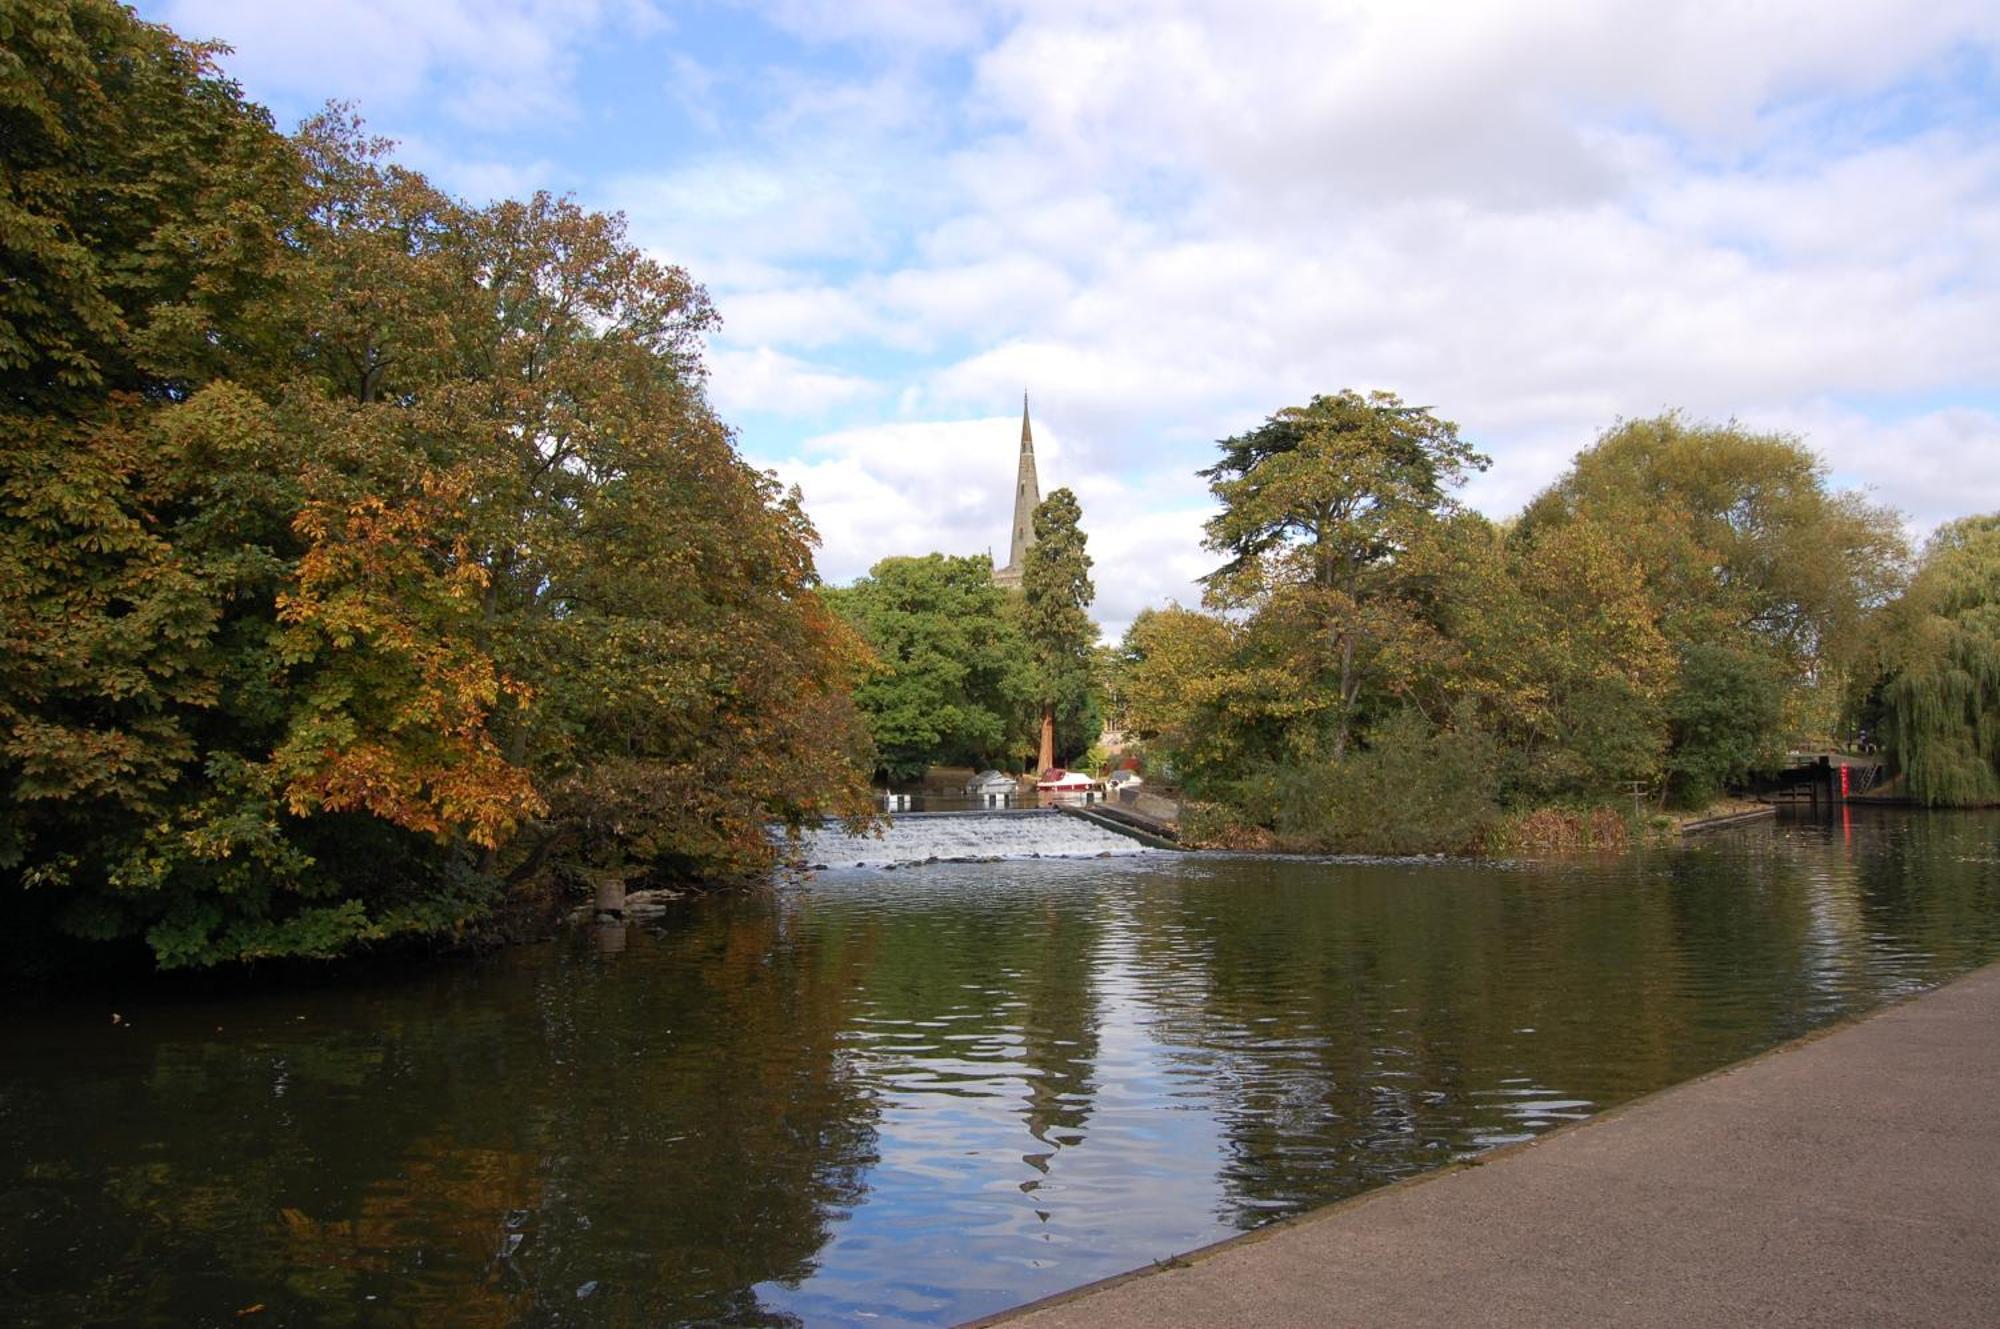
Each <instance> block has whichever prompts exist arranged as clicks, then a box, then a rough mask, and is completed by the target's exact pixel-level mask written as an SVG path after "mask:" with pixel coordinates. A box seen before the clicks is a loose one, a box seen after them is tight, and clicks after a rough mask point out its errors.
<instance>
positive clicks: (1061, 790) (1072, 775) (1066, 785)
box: [1035, 766, 1097, 794]
mask: <svg viewBox="0 0 2000 1329" xmlns="http://www.w3.org/2000/svg"><path fill="white" fill-rule="evenodd" d="M1035 788H1037V789H1039V790H1041V791H1042V792H1044V793H1049V794H1087V793H1089V792H1090V791H1091V790H1093V789H1095V788H1097V781H1095V780H1093V779H1091V778H1090V777H1089V776H1087V775H1085V774H1084V773H1083V772H1082V771H1066V770H1064V769H1063V768H1062V767H1060V766H1051V767H1049V769H1047V770H1046V771H1043V772H1042V778H1041V779H1039V780H1037V781H1035Z"/></svg>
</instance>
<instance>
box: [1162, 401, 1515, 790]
mask: <svg viewBox="0 0 2000 1329" xmlns="http://www.w3.org/2000/svg"><path fill="white" fill-rule="evenodd" d="M1220 446H1221V449H1222V459H1221V460H1220V461H1218V462H1217V463H1216V464H1215V465H1214V466H1211V467H1209V468H1208V469H1207V470H1205V471H1203V472H1201V474H1202V476H1203V477H1204V478H1206V479H1207V480H1208V482H1209V491H1210V492H1211V493H1212V494H1214V496H1215V498H1216V501H1217V502H1218V503H1220V504H1221V506H1222V511H1221V512H1220V513H1218V514H1217V515H1216V516H1215V517H1214V518H1213V519H1211V520H1210V521H1209V523H1208V527H1207V547H1208V548H1209V549H1211V550H1213V551H1215V552H1216V553H1219V554H1224V555H1226V556H1227V557H1228V562H1226V563H1224V564H1223V565H1222V566H1221V567H1220V568H1218V569H1216V570H1215V571H1214V572H1212V573H1210V574H1209V575H1208V577H1207V578H1206V579H1205V583H1206V586H1207V593H1206V598H1207V600H1208V602H1209V604H1210V605H1211V606H1212V607H1215V608H1220V609H1225V610H1243V609H1247V610H1249V611H1250V613H1251V615H1252V624H1253V631H1254V632H1255V633H1257V634H1259V635H1264V636H1268V637H1271V638H1272V639H1274V640H1281V641H1283V642H1284V643H1285V645H1284V646H1283V647H1282V648H1281V654H1282V655H1284V656H1285V657H1287V658H1286V660H1285V662H1284V665H1283V666H1281V667H1289V668H1290V669H1292V670H1293V672H1294V673H1295V674H1296V675H1297V676H1298V677H1300V678H1301V679H1302V680H1310V681H1312V683H1313V684H1314V685H1315V686H1313V687H1312V689H1311V692H1310V696H1311V697H1312V698H1313V702H1312V704H1310V705H1309V706H1308V707H1305V708H1302V713H1301V714H1300V715H1299V717H1298V719H1299V721H1300V722H1301V723H1299V724H1296V725H1294V726H1293V732H1292V734H1291V736H1290V746H1291V747H1292V750H1293V755H1294V756H1297V757H1301V758H1303V757H1307V756H1310V755H1311V754H1313V753H1315V752H1318V751H1320V750H1321V748H1322V745H1323V747H1324V751H1325V752H1326V754H1327V755H1329V756H1330V757H1331V758H1333V759H1334V760H1338V759H1339V758H1340V756H1341V755H1342V754H1343V753H1345V752H1346V750H1347V745H1348V742H1349V740H1350V738H1351V737H1352V736H1353V733H1354V730H1355V727H1356V725H1357V723H1358V721H1359V718H1360V712H1359V703H1360V700H1361V697H1362V693H1363V689H1364V688H1366V687H1367V686H1369V685H1370V684H1371V683H1373V684H1375V685H1377V686H1378V687H1382V688H1384V689H1385V690H1387V691H1389V692H1394V691H1395V690H1396V689H1397V688H1398V687H1399V686H1400V685H1401V684H1402V683H1403V682H1404V681H1405V680H1406V677H1407V664H1408V662H1409V661H1410V660H1411V659H1412V658H1413V657H1414V656H1416V655H1419V654H1421V653H1423V652H1425V651H1426V650H1428V649H1429V648H1430V646H1431V644H1432V642H1431V637H1432V634H1431V631H1430V628H1429V625H1428V622H1427V618H1426V615H1425V614H1424V613H1423V612H1422V610H1421V608H1420V606H1419V604H1418V601H1419V599H1420V598H1421V596H1422V595H1423V593H1424V588H1423V587H1422V586H1420V585H1418V584H1417V583H1416V581H1415V579H1414V577H1413V569H1412V568H1411V566H1410V564H1409V563H1408V561H1407V560H1406V558H1405V555H1406V554H1407V553H1408V552H1409V551H1410V550H1411V549H1412V548H1413V547H1414V546H1416V545H1417V544H1419V543H1420V542H1422V541H1424V540H1425V539H1426V538H1428V537H1429V535H1430V534H1431V533H1432V530H1433V528H1434V527H1435V524H1436V523H1437V522H1438V520H1439V519H1440V518H1441V517H1444V516H1447V515H1449V514H1450V513H1452V512H1453V511H1455V510H1456V504H1455V502H1454V500H1452V499H1451V498H1450V496H1449V491H1450V489H1451V488H1452V487H1454V486H1455V485H1457V484H1459V483H1461V482H1462V481H1463V479H1464V477H1465V474H1466V472H1467V471H1468V470H1472V469H1483V468H1484V467H1485V466H1486V465H1487V459H1486V458H1485V457H1484V456H1482V455H1480V454H1479V453H1477V452H1475V451H1474V450H1473V449H1472V448H1471V447H1470V446H1469V445H1468V444H1466V443H1465V442H1463V441H1462V440H1461V439H1460V438H1459V436H1458V428H1457V426H1455V425H1453V424H1452V423H1451V422H1450V421H1448V420H1441V419H1439V418H1437V417H1436V416H1435V415H1433V414H1432V413H1431V412H1430V411H1429V410H1428V409H1426V408H1421V407H1413V406H1407V405H1405V404H1404V403H1403V402H1402V400H1401V399H1400V398H1398V397H1397V396H1395V395H1394V394H1393V393H1386V392H1376V393H1371V394H1369V395H1368V396H1365V397H1364V396H1362V395H1361V394H1359V393H1357V392H1351V391H1348V392H1341V393H1338V394H1336V395H1334V396H1331V397H1327V396H1320V397H1314V398H1313V399H1312V401H1311V402H1309V403H1308V404H1307V405H1305V406H1303V407H1288V408H1286V409H1285V410H1282V411H1280V412H1278V413H1277V414H1276V415H1273V416H1272V417H1271V418H1270V419H1269V420H1267V421H1266V422H1265V423H1264V424H1263V425H1261V426H1259V427H1258V428H1256V429H1254V430H1251V431H1250V432H1249V433H1246V434H1241V435H1238V436H1236V437H1234V438H1227V439H1224V440H1222V442H1221V444H1220Z"/></svg>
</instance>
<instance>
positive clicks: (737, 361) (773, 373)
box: [708, 346, 879, 417]
mask: <svg viewBox="0 0 2000 1329" xmlns="http://www.w3.org/2000/svg"><path fill="white" fill-rule="evenodd" d="M708 367H709V389H708V390H709V398H710V400H712V401H713V402H714V403H715V405H716V407H717V408H718V409H720V410H721V411H722V413H723V415H724V416H725V417H726V416H729V415H731V414H735V413H739V412H750V411H754V412H760V413H765V414H773V415H805V416H812V415H818V414H821V413H823V412H824V411H826V410H827V408H829V407H831V406H837V405H839V404H841V403H843V402H851V401H856V400H858V399H861V398H865V397H871V396H874V395H876V394H877V393H878V391H879V389H878V388H877V387H876V385H875V384H874V383H872V382H870V381H869V380H867V379H865V378H860V377H857V376H856V375H853V374H843V373H840V372H839V371H838V370H833V369H826V368H823V367H820V366H816V365H812V364H809V363H808V362H806V361H804V360H798V359H794V358H793V357H791V356H789V355H784V354H782V353H780V352H778V351H774V350H772V349H771V348H770V347H768V346H760V347H758V348H756V349H755V350H748V351H743V350H732V349H729V348H726V347H724V348H716V349H711V350H710V351H709V354H708Z"/></svg>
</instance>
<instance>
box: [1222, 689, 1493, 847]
mask: <svg viewBox="0 0 2000 1329" xmlns="http://www.w3.org/2000/svg"><path fill="white" fill-rule="evenodd" d="M1498 764H1499V754H1498V750H1497V748H1496V746H1495V744H1494V742H1493V740H1492V738H1491V737H1490V736H1488V735H1487V734H1485V733H1484V732H1482V731H1480V730H1477V729H1472V728H1469V727H1468V728H1438V727H1436V726H1434V725H1432V724H1431V723H1430V721H1428V720H1427V719H1425V718H1424V716H1423V715H1422V714H1421V713H1419V712H1417V711H1415V710H1403V711H1398V712H1396V713H1394V714H1392V715H1390V716H1389V717H1388V718H1387V719H1386V720H1384V721H1382V722H1381V723H1379V724H1377V725H1376V726H1375V727H1374V728H1373V729H1371V730H1369V731H1368V734H1367V739H1366V746H1365V747H1363V748H1362V749H1361V750H1360V751H1358V752H1352V753H1349V754H1348V755H1347V756H1346V757H1345V758H1344V759H1342V760H1341V761H1339V762H1332V763H1324V764H1313V765H1304V766H1291V767H1280V768H1274V769H1272V770H1270V771H1269V772H1267V773H1266V774H1265V775H1264V776H1263V777H1262V778H1261V779H1260V780H1258V781H1256V782H1253V783H1254V784H1258V785H1261V786H1262V787H1263V788H1262V792H1263V794H1264V797H1265V800H1266V802H1265V806H1267V807H1269V808H1270V810H1271V824H1272V827H1273V829H1274V830H1276V832H1277V833H1278V837H1279V840H1280V841H1281V842H1282V843H1283V844H1285V846H1286V847H1288V848H1296V849H1302V850H1333V851H1337V852H1341V853H1358V854H1422V853H1438V852H1447V851H1454V850H1464V849H1470V848H1473V847H1475V846H1476V845H1478V843H1479V842H1480V840H1481V838H1482V837H1483V835H1484V833H1485V831H1486V829H1487V827H1488V826H1489V825H1491V824H1492V822H1493V819H1494V818H1495V816H1497V815H1498V811H1499V809H1498V807H1497V806H1496V804H1495V802H1494V789H1495V783H1496V772H1497V768H1498Z"/></svg>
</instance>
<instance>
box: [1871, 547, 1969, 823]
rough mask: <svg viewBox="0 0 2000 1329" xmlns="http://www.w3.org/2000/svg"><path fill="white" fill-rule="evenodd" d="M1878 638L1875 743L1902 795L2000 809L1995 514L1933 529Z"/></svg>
mask: <svg viewBox="0 0 2000 1329" xmlns="http://www.w3.org/2000/svg"><path fill="white" fill-rule="evenodd" d="M1880 637H1881V645H1880V648H1879V649H1880V654H1881V660H1882V665H1883V668H1884V677H1883V679H1882V681H1881V683H1880V684H1879V685H1878V688H1877V692H1878V695H1879V697H1880V708H1881V718H1882V736H1883V739H1884V742H1885V745H1886V747H1887V749H1888V751H1889V753H1890V754H1891V756H1892V757H1893V759H1894V761H1895V764H1896V766H1897V768H1898V769H1899V770H1900V771H1901V772H1902V776H1903V779H1904V782H1905V787H1906V789H1907V791H1908V793H1909V794H1910V796H1911V797H1912V798H1915V799H1917V800H1918V801H1919V802H1922V803H1926V804H1929V805H1930V806H1933V807H1941V806H1942V807H1949V806H1960V807H1964V806H1977V805H1981V804H1991V803H2000V514H1990V515H1987V516H1981V517H1966V518H1963V519H1961V520H1959V521H1955V522H1948V523H1946V524H1945V525H1944V526H1942V527H1940V528H1939V529H1938V531H1937V533H1936V534H1935V535H1933V536H1932V537H1931V540H1930V543H1929V545H1927V546H1926V547H1925V550H1924V558H1923V563H1922V565H1921V566H1920V567H1919V568H1918V570H1917V575H1916V577H1915V578H1914V580H1913V581H1912V583H1911V585H1910V589H1909V591H1908V593H1907V594H1906V595H1904V596H1903V597H1902V598H1901V600H1900V601H1898V602H1897V603H1896V604H1894V605H1892V606H1891V607H1890V609H1889V611H1888V612H1887V613H1886V614H1885V615H1884V616H1883V624H1882V629H1881V634H1880Z"/></svg>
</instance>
